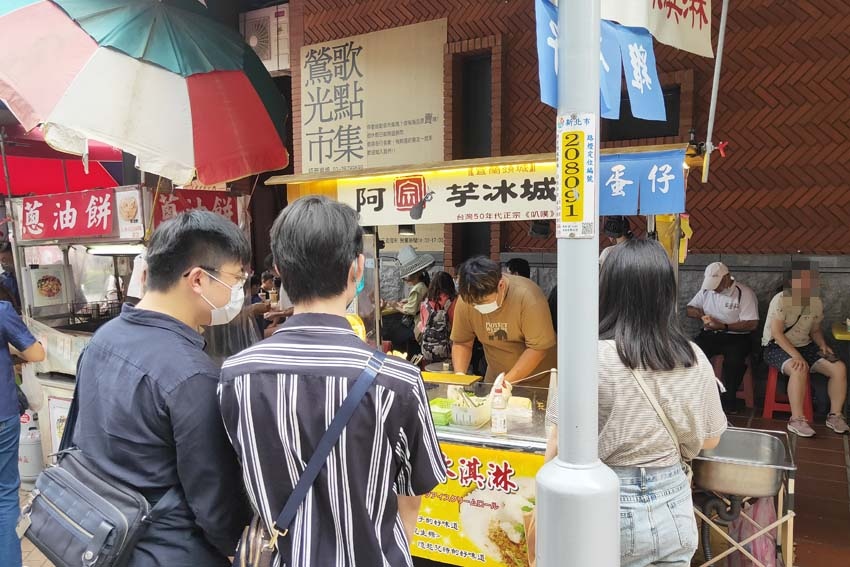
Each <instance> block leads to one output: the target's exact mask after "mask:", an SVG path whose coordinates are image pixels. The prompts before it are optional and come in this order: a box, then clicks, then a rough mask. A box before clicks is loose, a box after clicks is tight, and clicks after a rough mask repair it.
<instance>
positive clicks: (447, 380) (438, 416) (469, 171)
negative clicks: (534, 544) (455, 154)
mask: <svg viewBox="0 0 850 567" xmlns="http://www.w3.org/2000/svg"><path fill="white" fill-rule="evenodd" d="M686 153H687V147H686V146H685V145H675V146H655V147H650V148H639V149H620V150H617V151H616V153H615V152H614V151H603V159H602V162H601V164H600V175H599V181H598V183H597V185H598V186H600V187H602V188H606V190H607V191H608V193H609V194H611V195H613V197H612V198H613V199H614V200H613V201H610V200H609V201H608V202H609V203H613V205H614V206H615V208H614V209H613V210H612V209H611V207H609V210H608V211H607V212H606V209H605V207H603V208H602V211H603V214H624V215H629V214H632V215H633V214H638V212H639V203H640V202H644V203H646V205H645V206H644V209H645V210H647V211H651V212H650V213H648V214H651V215H653V216H654V215H656V214H659V215H660V214H673V215H675V216H674V219H673V222H674V223H676V224H677V225H678V214H679V213H682V212H683V211H684V185H685V183H684V182H685V177H686V173H687V167H688V166H687V163H686V160H689V159H691V158H689V157H687V155H686ZM555 167H556V165H555V162H554V160H553V159H552V156H551V155H535V156H516V157H503V158H493V159H480V160H466V161H454V162H446V163H437V164H431V165H428V166H421V167H417V168H415V169H408V170H398V169H395V170H393V169H370V170H363V171H359V172H346V173H345V174H344V175H345V177H340V174H339V173H325V174H306V175H290V176H278V177H274V178H271V179H269V180H268V181H267V182H266V183H267V184H271V185H277V184H280V185H282V184H285V185H287V195H288V200H289V202H292V201H294V200H295V199H297V198H299V197H301V196H305V195H315V194H320V195H325V196H327V197H329V198H332V199H336V200H338V201H341V202H344V203H347V204H349V205H350V206H351V207H352V208H354V209H355V210H356V211H357V212H358V213H359V215H360V224H361V225H362V226H363V227H364V228H366V229H367V230H366V233H367V235H366V241H365V243H366V256H367V260H366V267H367V270H366V278H367V281H366V290H365V291H364V293H361V295H360V296H359V298H358V302H357V303H356V304H355V305H354V306H353V307H352V309H353V310H355V312H356V313H357V314H358V315H360V317H361V318H362V319H364V322H365V323H366V327H367V335H368V337H369V338H368V342H369V343H370V344H372V345H374V346H377V345H378V344H380V341H379V339H378V337H380V336H381V333H380V320H381V311H380V305H381V301H380V289H379V283H380V282H379V274H378V270H377V259H378V258H379V246H380V231H381V227H386V226H392V225H411V224H412V225H417V224H423V223H428V224H446V223H462V222H503V221H549V220H552V219H555V218H556V217H557V215H558V211H559V210H560V202H559V199H558V188H557V185H556V181H555V179H556V175H555ZM606 170H607V171H606ZM659 172H662V173H661V174H659ZM606 182H608V183H606ZM619 198H622V199H623V200H624V201H626V202H625V203H620V202H618V201H617V199H619ZM650 224H651V226H652V223H650ZM580 229H581V227H579V230H580ZM670 244H671V246H670V248H669V252H670V254H671V256H674V255H678V250H677V249H674V248H673V239H670ZM675 245H678V239H676V240H675ZM437 370H438V371H437V372H424V373H423V379H424V381H425V382H426V390H427V393H428V399H429V402H430V406H431V412H432V416H433V418H434V422H435V427H436V429H437V434H438V437H439V439H440V444H441V448H442V452H443V458H444V460H445V463H446V466H447V469H448V471H449V472H448V480H447V482H446V483H444V484H443V485H441V486H439V487H437V488H436V489H435V490H434V491H432V492H431V493H429V494H427V495H426V496H425V497H424V498H423V504H422V510H421V515H420V517H419V523H418V525H417V527H416V533H415V538H414V541H413V542H412V549H413V554H414V556H415V557H416V558H417V559H416V560H415V561H416V562H417V563H419V562H420V561H422V560H426V561H428V563H424V562H423V563H422V564H423V565H424V564H427V565H434V564H437V565H458V566H466V565H484V566H497V565H498V566H502V565H507V566H510V567H526V566H527V565H529V559H528V543H527V541H526V537H525V529H526V522H527V520H528V518H529V517H530V514H531V512H533V510H534V507H535V496H534V487H535V476H536V474H537V471H538V470H539V469H540V467H541V466H542V465H543V462H544V456H543V455H544V452H545V449H546V439H547V430H546V423H545V413H546V407H547V404H548V400H549V391H548V389H546V388H531V387H522V386H521V385H518V386H516V387H515V388H514V390H513V396H512V398H511V401H510V402H509V404H510V405H509V407H508V409H507V412H508V433H507V434H492V433H491V432H490V426H489V421H490V404H489V400H488V399H487V395H488V394H489V390H490V385H489V384H483V383H481V382H480V377H476V376H467V375H458V374H453V373H451V372H450V371H445V372H444V371H440V369H437Z"/></svg>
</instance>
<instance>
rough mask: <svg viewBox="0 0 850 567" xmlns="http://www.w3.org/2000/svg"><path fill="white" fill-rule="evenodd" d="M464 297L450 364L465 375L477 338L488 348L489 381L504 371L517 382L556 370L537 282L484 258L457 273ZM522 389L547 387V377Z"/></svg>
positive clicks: (546, 314) (546, 311)
mask: <svg viewBox="0 0 850 567" xmlns="http://www.w3.org/2000/svg"><path fill="white" fill-rule="evenodd" d="M458 276H459V282H458V288H459V289H458V291H459V294H460V298H459V299H458V301H457V307H456V308H455V317H454V325H453V326H452V343H453V345H452V364H453V366H454V368H455V369H456V370H457V371H459V372H463V371H465V370H466V369H467V368H468V367H469V362H470V360H471V358H472V345H473V342H474V340H475V338H478V340H479V341H481V344H482V345H484V354H485V356H486V357H487V376H486V378H485V379H486V381H488V382H493V381H494V380H495V379H496V377H497V376H498V375H499V374H500V373H502V372H504V373H505V379H506V380H507V381H508V382H509V383H515V382H518V381H521V380H523V379H524V378H527V377H529V376H533V375H535V374H537V373H538V372H544V371H546V370H549V369H551V368H556V367H557V362H558V360H557V354H556V350H555V343H556V339H555V331H554V329H553V327H552V316H551V315H550V313H549V304H548V302H547V301H546V296H545V295H543V292H542V291H541V290H540V288H539V287H538V286H537V284H535V283H534V282H533V281H531V280H529V279H526V278H523V277H519V276H509V275H507V274H502V271H501V268H500V266H499V264H498V263H496V262H493V261H492V260H490V259H488V258H485V257H483V256H480V257H476V258H472V259H471V260H468V261H466V262H465V263H463V264H462V265H461V266H460V268H459V270H458ZM523 385H524V386H538V387H543V388H546V387H548V386H549V375H548V374H543V375H541V376H538V377H536V378H532V379H530V380H528V381H526V382H523Z"/></svg>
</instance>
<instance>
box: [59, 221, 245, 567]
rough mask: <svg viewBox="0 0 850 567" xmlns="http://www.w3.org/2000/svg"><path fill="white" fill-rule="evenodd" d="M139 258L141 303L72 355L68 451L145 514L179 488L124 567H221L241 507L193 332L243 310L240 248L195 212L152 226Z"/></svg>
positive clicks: (227, 227)
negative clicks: (75, 410)
mask: <svg viewBox="0 0 850 567" xmlns="http://www.w3.org/2000/svg"><path fill="white" fill-rule="evenodd" d="M145 259H146V262H147V268H146V272H145V274H146V275H145V277H144V285H145V293H144V297H143V298H142V299H141V301H139V303H138V304H137V305H136V306H135V307H133V306H130V305H125V306H124V308H123V310H122V312H121V315H120V317H118V318H116V319H113V320H112V321H109V322H108V323H106V324H105V325H104V326H103V327H101V328H100V329H99V330H98V332H97V333H95V335H94V337H92V340H91V342H90V343H89V345H88V347H87V348H86V350H85V352H84V354H83V355H82V358H81V361H80V367H79V372H78V373H77V389H78V396H79V407H80V413H79V418H78V421H77V426H76V429H75V430H74V442H75V443H76V444H77V445H78V446H79V447H80V449H81V450H82V452H83V453H84V454H85V456H86V457H87V458H88V459H89V461H90V462H92V463H96V464H97V466H98V467H99V468H100V469H101V470H102V471H103V472H104V473H106V474H107V475H109V476H111V477H114V478H116V479H119V480H121V481H123V482H126V483H128V484H129V485H131V486H133V487H135V488H137V489H138V490H139V491H140V492H141V493H142V494H144V495H145V497H146V498H147V499H148V500H149V501H150V502H151V504H152V505H153V504H154V503H155V502H156V501H158V500H159V499H160V498H161V497H162V496H163V495H164V494H166V493H167V492H168V491H169V489H171V488H172V487H178V493H179V495H180V497H179V499H178V502H177V503H176V505H175V506H174V507H173V508H172V509H171V510H170V511H169V512H167V513H166V514H165V515H164V516H163V517H162V518H160V519H159V520H157V521H156V522H154V523H153V524H151V525H150V527H149V528H148V529H147V530H146V531H145V533H144V535H143V536H142V538H141V540H140V541H139V543H138V545H137V546H136V548H135V551H134V553H133V555H132V557H131V559H130V562H129V567H155V566H156V567H158V566H162V567H166V566H167V567H188V566H194V565H198V566H200V565H203V566H204V567H207V566H209V567H219V566H220V567H225V566H229V565H230V562H229V561H228V556H231V555H233V553H234V550H235V545H236V542H237V540H238V537H239V535H240V533H241V530H242V529H243V528H244V526H245V524H246V523H247V521H248V519H249V508H248V506H247V502H246V500H245V499H244V496H243V492H242V491H241V490H240V489H239V488H238V487H239V486H240V485H241V475H240V472H239V465H238V462H237V459H236V454H235V453H234V451H233V448H232V447H231V445H230V443H229V442H228V439H227V434H226V432H225V430H224V426H223V424H222V422H221V414H220V412H219V409H218V398H217V394H216V388H217V386H218V374H219V371H218V368H217V367H216V366H215V365H214V363H213V362H212V360H211V359H210V358H209V356H207V354H205V353H204V351H203V349H204V339H203V338H202V336H201V335H200V333H199V332H198V331H199V329H200V328H201V327H203V326H208V325H221V324H225V323H227V322H229V321H230V320H232V319H233V318H234V317H235V316H236V315H237V314H239V312H240V310H241V309H242V305H243V300H244V295H243V294H244V292H243V286H244V284H245V279H246V276H245V273H244V271H243V266H244V265H246V264H247V262H248V260H249V246H248V242H247V240H246V239H245V237H244V236H243V234H242V233H241V232H240V230H239V228H238V227H237V226H236V225H235V224H233V223H232V222H230V221H229V220H227V219H225V218H224V217H222V216H220V215H217V214H215V213H211V212H207V211H200V210H194V211H189V212H185V213H182V214H180V215H178V216H177V217H175V218H173V219H171V220H169V221H166V222H165V223H163V224H162V225H161V226H159V228H157V230H156V231H155V232H154V234H153V237H152V238H151V241H150V245H149V246H148V249H147V251H146V254H145Z"/></svg>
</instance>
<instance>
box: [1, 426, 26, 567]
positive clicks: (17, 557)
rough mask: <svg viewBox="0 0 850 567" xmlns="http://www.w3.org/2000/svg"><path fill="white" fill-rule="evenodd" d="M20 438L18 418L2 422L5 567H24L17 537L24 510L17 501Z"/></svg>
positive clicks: (2, 531) (2, 515)
mask: <svg viewBox="0 0 850 567" xmlns="http://www.w3.org/2000/svg"><path fill="white" fill-rule="evenodd" d="M20 436H21V420H20V418H19V417H13V418H10V419H7V420H5V421H0V565H2V566H3V567H21V541H20V540H19V539H18V536H17V534H16V533H15V526H16V524H17V523H18V516H19V515H20V510H21V507H20V501H19V498H18V488H20V485H21V477H20V474H19V473H18V445H19V443H20Z"/></svg>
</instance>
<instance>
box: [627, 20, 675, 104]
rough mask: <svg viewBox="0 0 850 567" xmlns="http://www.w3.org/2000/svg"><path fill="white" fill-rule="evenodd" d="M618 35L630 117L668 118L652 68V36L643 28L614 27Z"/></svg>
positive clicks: (653, 56) (653, 58)
mask: <svg viewBox="0 0 850 567" xmlns="http://www.w3.org/2000/svg"><path fill="white" fill-rule="evenodd" d="M616 31H617V38H618V40H619V43H620V52H621V54H622V57H623V68H624V69H625V73H626V86H627V88H628V90H629V101H630V102H631V105H632V116H634V117H635V118H642V119H644V120H667V112H666V110H665V109H664V93H662V92H661V83H660V82H659V80H658V71H657V70H656V68H655V52H654V50H653V46H652V35H651V34H650V33H649V32H648V31H647V30H645V29H643V28H627V27H625V26H617V30H616Z"/></svg>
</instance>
